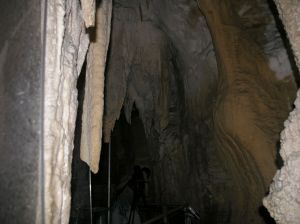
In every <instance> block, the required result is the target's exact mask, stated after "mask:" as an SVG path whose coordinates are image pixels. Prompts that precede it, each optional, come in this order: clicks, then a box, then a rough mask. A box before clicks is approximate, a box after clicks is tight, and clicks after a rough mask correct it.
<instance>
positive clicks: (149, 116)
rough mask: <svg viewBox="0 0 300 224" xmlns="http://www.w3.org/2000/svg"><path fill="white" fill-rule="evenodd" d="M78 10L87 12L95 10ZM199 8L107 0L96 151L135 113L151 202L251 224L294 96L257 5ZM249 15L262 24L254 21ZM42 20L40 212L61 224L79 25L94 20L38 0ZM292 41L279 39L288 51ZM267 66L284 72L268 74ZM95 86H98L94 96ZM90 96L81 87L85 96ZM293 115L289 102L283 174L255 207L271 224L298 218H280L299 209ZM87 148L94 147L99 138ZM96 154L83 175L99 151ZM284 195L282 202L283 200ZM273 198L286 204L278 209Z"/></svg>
mask: <svg viewBox="0 0 300 224" xmlns="http://www.w3.org/2000/svg"><path fill="white" fill-rule="evenodd" d="M259 2H261V3H262V4H261V5H262V6H261V5H260V4H259ZM85 3H86V7H87V8H88V7H91V6H93V4H94V1H86V2H85ZM198 3H199V5H198V4H197V2H196V1H185V0H176V1H174V2H171V1H166V0H152V1H139V2H137V1H134V0H116V1H115V7H114V9H113V18H114V20H113V26H112V37H111V49H110V54H109V57H108V59H109V60H108V63H107V73H106V77H105V78H106V81H105V85H106V92H105V116H104V120H103V121H104V137H105V141H109V139H110V132H111V130H112V129H113V127H114V124H115V120H116V119H118V117H119V114H120V111H121V109H122V107H123V108H124V114H125V116H126V119H127V120H128V121H129V122H130V120H131V111H132V108H134V107H136V108H137V110H138V111H139V116H140V118H141V121H142V123H143V126H144V129H145V133H146V137H147V142H148V144H149V145H148V149H149V156H150V158H151V159H152V160H151V161H150V162H149V163H148V164H147V165H149V164H150V165H151V166H152V167H151V168H152V170H153V173H154V175H155V177H154V178H155V184H156V186H153V188H154V190H153V191H154V194H153V198H152V199H153V200H154V201H156V202H160V203H183V202H188V203H189V204H191V205H192V206H193V207H195V208H196V209H197V210H199V211H200V213H201V215H202V217H203V219H205V221H207V222H209V223H241V222H244V223H262V222H263V221H262V219H261V217H260V216H259V214H258V209H259V207H260V206H261V198H262V197H263V195H264V194H265V192H266V190H267V186H268V184H269V182H270V181H271V178H272V176H273V175H274V173H275V170H276V166H275V157H276V143H277V141H278V139H279V136H278V135H279V132H280V130H281V129H282V124H283V121H284V120H285V119H286V117H287V114H288V111H289V110H290V104H291V101H292V100H293V98H294V94H295V91H294V89H295V85H294V81H293V79H292V78H291V77H292V76H291V68H290V65H289V63H288V60H286V59H287V55H286V52H285V51H284V48H283V44H282V42H281V40H280V37H279V35H278V31H277V30H276V28H275V24H274V21H272V18H271V16H270V12H269V11H268V7H265V6H266V2H265V1H263V0H261V1H250V0H245V1H230V0H224V1H216V0H199V2H198ZM83 5H84V4H83ZM281 7H282V9H283V12H284V7H283V5H281ZM199 8H200V10H199ZM293 10H296V7H293ZM260 11H261V12H263V13H262V14H264V13H266V14H267V15H261V14H259V13H258V14H256V13H253V12H260ZM47 14H48V15H47V17H48V20H47V46H46V75H45V108H44V111H45V120H44V130H45V132H44V135H45V142H44V145H45V189H46V190H45V201H46V211H45V214H46V223H67V222H68V218H69V210H70V177H71V160H72V149H73V135H74V126H75V117H76V108H77V100H76V98H77V97H76V96H77V90H76V80H77V77H78V74H79V72H80V70H81V66H82V64H83V61H84V58H85V55H86V52H87V48H88V44H89V39H88V35H87V34H86V33H85V28H84V21H85V23H86V25H88V26H90V25H92V24H93V17H92V16H91V17H90V18H85V20H84V19H83V18H82V15H81V10H80V7H79V3H78V1H71V0H57V1H48V12H47ZM253 14H254V15H256V16H257V15H258V17H256V16H252V15H253ZM291 14H292V13H288V15H291ZM83 15H88V14H87V13H86V12H85V13H83ZM251 16H252V17H251ZM257 18H258V19H257ZM264 18H267V19H266V21H264V22H261V21H262V20H264ZM269 20H270V21H269ZM286 21H289V19H285V20H284V22H286ZM264 23H265V24H267V25H262V24H264ZM286 23H287V22H286ZM291 24H293V23H291ZM294 25H295V24H294ZM296 25H297V24H296ZM257 27H259V28H257ZM287 27H288V26H287ZM287 29H288V28H287ZM291 29H293V28H291ZM273 33H274V34H276V35H275V36H276V38H275V39H274V37H273V36H274V35H273ZM294 37H295V36H294V35H293V34H290V39H291V40H292V43H293V38H294ZM295 41H297V40H296V39H295ZM293 46H294V45H293ZM295 46H297V45H295ZM295 46H294V48H295V49H297V48H296V47H295ZM102 49H107V42H106V43H105V44H103V46H102ZM275 52H280V54H281V55H282V57H279V58H278V55H279V54H277V53H275ZM295 52H296V53H295V54H296V56H297V51H296V50H295ZM100 53H101V52H100ZM102 53H104V52H102ZM101 55H102V56H103V55H105V54H101ZM102 56H101V57H102ZM102 59H103V58H102ZM277 61H280V62H281V63H283V66H280V67H279V66H276V65H277ZM104 63H105V60H102V61H101V63H100V64H101V72H103V70H104ZM91 70H93V69H91ZM101 80H102V81H103V77H102V79H101ZM98 81H99V80H98ZM102 81H100V82H97V83H98V84H97V85H102V86H100V87H101V89H103V82H102ZM94 83H96V82H93V81H91V84H94ZM98 87H99V86H93V85H90V86H89V87H87V88H86V91H95V88H98ZM96 93H97V94H99V96H100V98H101V97H102V94H101V92H100V93H99V92H96ZM88 96H89V95H88V94H86V96H85V97H88ZM97 96H98V95H97ZM296 102H298V101H296ZM92 104H93V103H92ZM94 106H95V107H97V108H98V109H97V111H96V112H99V111H100V112H101V113H102V109H103V108H102V107H103V101H102V100H100V101H99V98H97V102H96V103H95V105H94ZM86 109H87V110H89V109H91V107H86ZM297 109H298V105H297V103H296V111H295V112H294V113H292V114H291V119H290V121H289V122H287V123H286V126H287V131H285V132H283V134H282V142H283V150H285V151H286V153H281V154H282V157H283V159H284V160H285V165H286V166H285V167H284V168H283V169H282V171H280V172H279V174H278V175H277V176H276V177H275V183H274V184H273V185H272V187H271V192H272V194H271V197H273V198H274V200H273V201H274V202H272V199H270V198H269V199H266V200H265V204H266V205H267V207H268V208H270V211H271V214H272V215H273V216H274V217H275V218H276V219H277V220H278V221H279V222H282V223H285V222H288V221H290V222H291V223H293V222H294V223H296V222H295V221H294V220H297V219H296V218H298V217H296V216H297V212H293V214H291V213H288V211H289V210H288V208H287V207H288V206H290V205H291V204H292V203H294V204H292V205H293V206H294V208H295V209H297V208H298V207H297V206H299V205H298V203H297V201H296V200H292V199H293V198H297V197H295V192H296V191H297V180H298V179H297V178H299V176H297V175H298V174H297V172H296V168H294V167H297V161H298V160H297V159H298V158H299V157H298V153H292V152H294V151H297V148H296V147H297V146H298V144H297V136H296V134H294V133H297V132H298V129H297V124H298V123H297V121H298V113H297ZM87 110H86V111H87ZM89 113H91V114H92V113H93V111H92V110H90V111H89ZM101 113H99V114H98V115H99V116H98V115H97V116H96V118H95V119H96V120H97V119H100V118H101V116H102V115H101ZM86 118H87V119H89V118H90V116H88V115H86ZM93 122H94V120H93V121H92V122H91V123H90V124H87V125H85V124H83V125H84V127H83V128H86V132H85V133H83V135H84V134H86V135H87V136H88V137H91V139H88V140H86V143H83V144H90V143H92V142H93V140H94V139H93V137H92V135H91V136H89V131H90V129H89V125H90V126H92V124H93ZM95 122H96V121H95ZM99 128H100V129H99ZM97 129H99V130H97V131H96V132H95V133H96V134H95V135H97V132H99V134H101V123H100V121H99V125H98V126H97ZM287 136H289V137H287ZM96 138H97V140H96V141H97V144H98V145H97V144H95V145H97V147H95V148H98V146H99V144H100V140H101V136H100V135H97V137H96ZM99 139H100V140H99ZM290 149H291V150H290ZM99 150H100V149H99ZM291 151H292V152H291ZM86 152H87V151H85V153H86ZM96 154H97V155H96V157H97V158H95V161H96V162H93V164H94V165H95V167H94V168H93V169H94V171H97V169H98V167H97V159H98V157H99V154H100V153H99V151H98V152H97V153H96ZM85 156H86V157H85V158H88V157H89V156H87V154H85ZM85 160H87V162H89V161H88V160H89V159H85ZM138 160H139V158H136V161H138ZM286 167H288V168H290V167H291V168H290V169H287V168H286ZM281 176H289V177H292V178H293V180H291V179H289V178H282V177H281ZM286 182H288V183H289V184H287V185H286V184H285V183H286ZM281 183H282V184H281ZM295 189H296V190H295ZM276 193H278V195H279V196H276ZM281 194H284V196H281ZM285 195H288V198H290V199H288V200H287V199H283V197H286V196H285ZM278 199H279V200H282V202H286V203H282V205H279V204H277V202H276V201H278ZM272 209H273V210H272ZM289 209H290V208H289ZM286 214H291V215H288V216H286ZM287 220H288V221H287Z"/></svg>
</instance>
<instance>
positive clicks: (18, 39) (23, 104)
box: [0, 0, 45, 224]
mask: <svg viewBox="0 0 300 224" xmlns="http://www.w3.org/2000/svg"><path fill="white" fill-rule="evenodd" d="M43 10H44V1H40V0H28V1H19V0H12V1H1V7H0V108H1V113H0V223H24V224H34V223H42V214H43V200H42V198H43V197H42V194H41V193H42V190H43V184H42V183H43V181H42V177H43V173H42V156H41V155H42V144H41V143H42V116H43V113H42V102H43V97H42V96H43V89H42V80H43V60H42V58H43V48H44V43H43V37H44V33H43V22H44V19H45V18H44V17H43V16H42V15H43Z"/></svg>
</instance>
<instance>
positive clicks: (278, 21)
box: [267, 0, 300, 88]
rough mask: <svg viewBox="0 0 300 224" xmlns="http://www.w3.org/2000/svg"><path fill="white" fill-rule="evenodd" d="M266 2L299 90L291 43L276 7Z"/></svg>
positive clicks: (270, 2)
mask: <svg viewBox="0 0 300 224" xmlns="http://www.w3.org/2000/svg"><path fill="white" fill-rule="evenodd" d="M267 2H268V4H269V8H270V10H271V12H272V14H273V16H274V19H275V22H276V27H277V29H278V31H279V33H280V35H281V38H282V41H283V44H284V47H285V49H286V52H287V54H288V58H289V61H290V63H291V67H292V71H293V76H294V79H295V82H296V84H297V88H299V87H300V75H299V70H298V68H297V64H296V61H295V57H294V53H293V49H292V46H291V43H290V41H289V39H288V36H287V33H286V31H285V29H284V25H283V24H282V21H281V19H280V17H279V13H278V10H277V7H276V5H275V3H274V1H272V0H267Z"/></svg>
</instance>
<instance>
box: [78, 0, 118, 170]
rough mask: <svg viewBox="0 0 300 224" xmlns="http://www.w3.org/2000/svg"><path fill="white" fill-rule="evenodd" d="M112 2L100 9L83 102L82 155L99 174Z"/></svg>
mask: <svg viewBox="0 0 300 224" xmlns="http://www.w3.org/2000/svg"><path fill="white" fill-rule="evenodd" d="M111 11H112V1H111V0H105V1H102V2H101V4H100V6H99V7H98V8H97V15H96V17H97V18H96V27H95V30H94V31H95V33H93V34H92V35H91V44H90V48H89V52H88V56H87V74H86V86H85V97H84V104H83V118H82V135H81V149H80V158H81V159H82V160H83V161H85V162H86V163H87V164H89V166H90V169H91V170H92V171H93V172H94V173H97V172H98V169H99V159H100V151H101V143H102V141H101V140H102V116H103V105H104V96H103V94H104V93H103V92H104V71H105V63H106V54H107V49H108V44H109V38H110V23H111Z"/></svg>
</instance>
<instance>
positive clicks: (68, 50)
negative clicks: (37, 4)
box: [43, 0, 89, 224]
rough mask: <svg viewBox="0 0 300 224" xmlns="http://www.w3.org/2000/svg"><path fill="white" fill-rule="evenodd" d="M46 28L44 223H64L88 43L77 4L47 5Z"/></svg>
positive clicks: (70, 0)
mask: <svg viewBox="0 0 300 224" xmlns="http://www.w3.org/2000/svg"><path fill="white" fill-rule="evenodd" d="M46 28H47V35H46V36H47V38H46V55H45V80H44V82H45V84H44V85H45V87H44V91H45V96H44V97H45V98H44V99H45V100H44V101H45V105H44V139H45V140H44V143H43V144H44V164H45V168H44V172H45V186H44V187H45V213H44V214H45V223H46V224H50V223H51V224H52V223H53V224H54V223H68V220H69V212H70V198H71V195H70V187H71V186H70V181H71V161H72V150H73V136H74V129H75V119H76V111H77V89H76V82H77V77H78V75H79V73H80V71H81V66H82V64H83V62H84V60H85V55H86V51H87V49H88V44H89V38H88V35H87V33H86V32H85V27H84V23H83V19H82V14H81V10H80V7H79V2H78V1H73V0H55V1H48V5H47V24H46Z"/></svg>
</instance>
